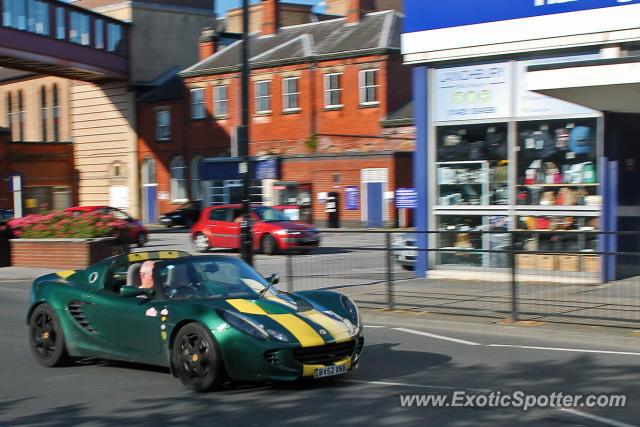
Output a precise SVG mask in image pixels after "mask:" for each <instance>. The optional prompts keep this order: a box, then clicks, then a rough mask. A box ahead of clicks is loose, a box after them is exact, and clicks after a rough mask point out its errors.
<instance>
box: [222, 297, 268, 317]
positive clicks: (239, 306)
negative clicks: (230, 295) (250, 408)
mask: <svg viewBox="0 0 640 427" xmlns="http://www.w3.org/2000/svg"><path fill="white" fill-rule="evenodd" d="M227 302H228V303H229V304H231V305H232V306H233V308H235V309H236V310H238V311H239V312H240V313H246V314H264V315H266V314H267V312H266V311H264V310H263V309H262V307H260V306H259V305H258V304H255V303H252V302H251V301H247V300H244V299H228V300H227Z"/></svg>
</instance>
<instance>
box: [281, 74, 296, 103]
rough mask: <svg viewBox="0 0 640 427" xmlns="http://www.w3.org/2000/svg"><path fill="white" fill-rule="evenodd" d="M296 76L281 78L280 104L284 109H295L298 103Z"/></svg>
mask: <svg viewBox="0 0 640 427" xmlns="http://www.w3.org/2000/svg"><path fill="white" fill-rule="evenodd" d="M298 95H300V92H299V91H298V77H292V78H288V79H283V80H282V105H283V107H284V110H297V109H299V108H300V107H299V104H298Z"/></svg>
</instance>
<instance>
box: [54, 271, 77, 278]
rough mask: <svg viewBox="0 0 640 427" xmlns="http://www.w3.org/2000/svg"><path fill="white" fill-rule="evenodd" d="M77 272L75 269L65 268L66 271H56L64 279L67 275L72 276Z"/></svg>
mask: <svg viewBox="0 0 640 427" xmlns="http://www.w3.org/2000/svg"><path fill="white" fill-rule="evenodd" d="M75 272H76V271H75V270H64V271H58V272H56V274H57V275H58V276H60V277H62V278H63V279H66V278H67V277H69V276H71V275H72V274H73V273H75Z"/></svg>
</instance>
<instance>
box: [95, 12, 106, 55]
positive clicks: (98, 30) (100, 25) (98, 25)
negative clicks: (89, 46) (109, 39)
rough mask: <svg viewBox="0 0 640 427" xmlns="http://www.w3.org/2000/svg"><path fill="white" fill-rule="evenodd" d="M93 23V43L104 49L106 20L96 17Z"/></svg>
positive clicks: (96, 46)
mask: <svg viewBox="0 0 640 427" xmlns="http://www.w3.org/2000/svg"><path fill="white" fill-rule="evenodd" d="M93 24H94V25H93V31H94V35H93V45H94V46H95V48H96V49H104V21H103V20H102V19H96V20H95V21H93Z"/></svg>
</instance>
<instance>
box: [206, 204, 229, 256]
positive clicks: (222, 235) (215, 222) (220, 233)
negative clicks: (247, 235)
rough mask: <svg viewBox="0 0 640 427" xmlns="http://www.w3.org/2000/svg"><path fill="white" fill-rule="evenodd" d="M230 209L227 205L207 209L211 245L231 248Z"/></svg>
mask: <svg viewBox="0 0 640 427" xmlns="http://www.w3.org/2000/svg"><path fill="white" fill-rule="evenodd" d="M232 210H233V209H231V208H228V207H222V208H215V209H211V210H210V211H209V221H207V227H208V229H209V233H210V235H211V246H212V247H218V248H233V247H235V246H234V245H233V242H232V237H233V235H232V234H231V233H232V230H233V225H234V223H233V218H232V217H231V216H232Z"/></svg>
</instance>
